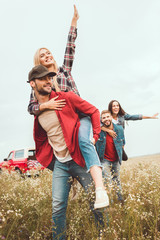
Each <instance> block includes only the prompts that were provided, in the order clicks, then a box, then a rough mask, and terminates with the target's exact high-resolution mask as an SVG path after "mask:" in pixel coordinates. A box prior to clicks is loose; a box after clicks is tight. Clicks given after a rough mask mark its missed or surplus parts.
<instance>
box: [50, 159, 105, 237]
mask: <svg viewBox="0 0 160 240" xmlns="http://www.w3.org/2000/svg"><path fill="white" fill-rule="evenodd" d="M72 177H73V178H76V179H77V180H78V181H79V182H80V184H81V185H82V187H83V188H84V189H85V191H86V192H88V191H89V186H90V185H91V184H92V178H91V175H90V174H89V173H87V172H86V169H85V168H82V167H80V166H79V165H78V164H76V163H75V162H74V161H73V160H71V161H69V162H66V163H61V162H59V161H58V160H55V165H54V170H53V182H52V208H53V210H52V218H53V224H54V227H53V239H54V240H64V239H65V237H66V210H67V202H68V196H69V191H70V188H71V184H72ZM90 207H91V209H92V210H93V203H92V202H90ZM93 213H94V216H95V223H96V226H98V225H100V226H102V227H103V226H104V223H103V217H102V213H101V212H100V211H97V210H96V211H93ZM86 214H87V213H86ZM86 227H87V226H86Z"/></svg>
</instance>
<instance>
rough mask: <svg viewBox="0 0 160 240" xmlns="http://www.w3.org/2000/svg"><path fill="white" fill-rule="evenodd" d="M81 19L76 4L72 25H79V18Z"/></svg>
mask: <svg viewBox="0 0 160 240" xmlns="http://www.w3.org/2000/svg"><path fill="white" fill-rule="evenodd" d="M78 19H79V14H78V11H77V8H76V5H74V14H73V18H72V22H71V26H73V27H77V20H78Z"/></svg>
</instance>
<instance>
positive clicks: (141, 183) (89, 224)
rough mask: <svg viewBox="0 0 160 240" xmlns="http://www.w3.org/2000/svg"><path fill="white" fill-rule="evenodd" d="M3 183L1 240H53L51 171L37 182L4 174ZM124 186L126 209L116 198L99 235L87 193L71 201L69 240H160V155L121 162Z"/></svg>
mask: <svg viewBox="0 0 160 240" xmlns="http://www.w3.org/2000/svg"><path fill="white" fill-rule="evenodd" d="M0 183H1V186H0V240H1V239H3V240H30V239H31V240H38V239H39V240H45V239H46V240H47V239H48V240H49V239H50V240H51V239H52V220H51V219H52V209H51V208H52V195H51V189H52V173H51V171H49V170H45V171H44V172H43V173H42V174H41V176H40V177H36V178H34V177H32V178H23V177H21V176H20V175H19V174H17V173H14V172H13V173H8V172H3V173H1V174H0ZM121 183H122V188H123V195H124V199H125V200H124V205H122V204H120V203H119V202H118V201H117V200H116V196H114V198H115V201H114V203H112V204H111V205H110V207H109V208H108V209H106V210H105V211H104V215H107V216H108V219H109V221H107V220H106V223H105V227H104V228H103V229H101V230H100V232H99V231H97V229H96V228H95V225H94V220H93V216H92V212H91V211H90V209H89V206H88V201H87V196H85V194H84V192H83V191H81V190H80V192H79V194H78V197H77V198H76V199H75V200H71V199H70V201H69V204H68V211H67V225H68V227H67V229H68V230H67V235H68V238H67V239H68V240H96V239H99V240H121V239H122V240H146V239H153V240H160V155H151V156H144V157H137V158H130V159H129V160H128V161H127V162H123V164H122V167H121ZM93 194H94V193H93ZM70 198H71V196H70Z"/></svg>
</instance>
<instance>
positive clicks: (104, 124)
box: [103, 121, 112, 128]
mask: <svg viewBox="0 0 160 240" xmlns="http://www.w3.org/2000/svg"><path fill="white" fill-rule="evenodd" d="M103 124H104V126H105V127H107V128H108V127H110V126H111V124H112V121H110V123H109V124H108V125H107V124H105V123H103Z"/></svg>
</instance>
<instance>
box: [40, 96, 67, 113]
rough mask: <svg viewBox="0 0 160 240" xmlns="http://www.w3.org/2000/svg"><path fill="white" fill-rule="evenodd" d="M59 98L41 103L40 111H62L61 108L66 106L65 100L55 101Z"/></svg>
mask: <svg viewBox="0 0 160 240" xmlns="http://www.w3.org/2000/svg"><path fill="white" fill-rule="evenodd" d="M58 97H59V96H57V97H55V98H52V99H51V100H49V101H48V102H45V103H42V104H41V105H40V108H39V109H40V111H44V110H47V109H50V110H51V109H52V110H62V108H63V107H64V106H65V105H66V100H65V99H61V100H56V99H57V98H58Z"/></svg>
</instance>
